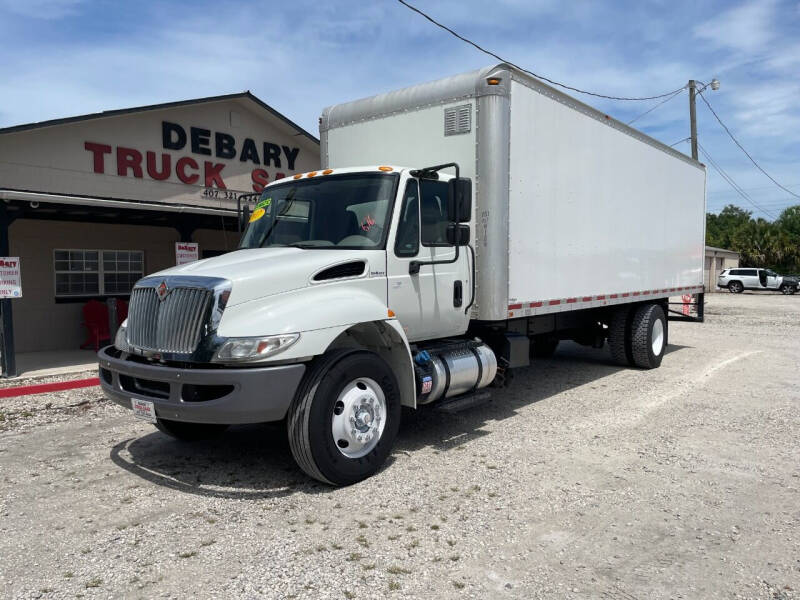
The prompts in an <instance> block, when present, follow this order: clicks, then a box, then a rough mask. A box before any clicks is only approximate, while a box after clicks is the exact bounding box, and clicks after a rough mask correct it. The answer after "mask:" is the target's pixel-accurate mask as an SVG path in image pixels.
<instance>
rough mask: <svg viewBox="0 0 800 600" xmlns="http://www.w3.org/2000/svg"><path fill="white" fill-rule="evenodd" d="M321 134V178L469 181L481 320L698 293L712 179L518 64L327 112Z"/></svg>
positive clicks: (474, 312) (694, 164)
mask: <svg viewBox="0 0 800 600" xmlns="http://www.w3.org/2000/svg"><path fill="white" fill-rule="evenodd" d="M490 81H491V82H492V83H494V84H492V83H490ZM495 82H496V83H495ZM320 135H321V145H322V162H323V168H326V167H352V166H357V165H364V164H380V163H384V164H393V165H406V166H412V167H423V166H426V165H433V164H441V163H447V162H457V163H458V164H459V166H460V168H461V175H462V176H464V177H470V178H472V180H473V186H474V187H473V218H472V226H473V238H474V246H475V251H476V270H477V273H476V275H477V276H476V288H477V289H476V301H475V303H474V306H473V309H472V317H473V318H474V319H477V320H482V321H492V320H502V319H507V318H515V317H523V316H531V315H538V314H546V313H552V312H561V311H566V310H575V309H583V308H588V307H595V306H605V305H609V304H616V303H624V302H635V301H640V300H642V299H644V298H645V297H650V298H653V297H665V296H675V295H681V294H687V293H699V292H702V289H703V260H704V237H705V231H704V227H705V181H706V173H705V167H704V166H703V165H702V164H701V163H699V162H697V161H695V160H693V159H691V158H689V157H687V156H686V155H684V154H682V153H680V152H678V151H676V150H674V149H673V148H670V147H669V146H666V145H665V144H663V143H661V142H659V141H657V140H655V139H653V138H651V137H649V136H647V135H645V134H643V133H642V132H640V131H637V130H635V129H633V128H631V127H629V126H627V125H625V124H623V123H621V122H619V121H617V120H615V119H613V118H611V117H609V116H608V115H606V114H604V113H602V112H600V111H598V110H596V109H594V108H591V107H590V106H587V105H586V104H583V103H581V102H579V101H577V100H575V99H574V98H572V97H570V96H568V95H566V94H564V93H562V92H560V91H558V90H556V89H554V88H552V87H550V86H547V85H545V84H543V83H541V82H540V81H538V80H536V79H534V78H532V77H530V76H528V75H526V74H524V73H522V72H521V71H519V70H517V69H514V68H512V67H510V66H508V65H505V64H499V65H495V66H493V67H489V68H485V69H481V70H478V71H473V72H470V73H465V74H462V75H457V76H454V77H448V78H446V79H441V80H438V81H434V82H430V83H425V84H421V85H417V86H413V87H410V88H406V89H403V90H398V91H395V92H390V93H387V94H382V95H379V96H374V97H372V98H366V99H363V100H357V101H355V102H349V103H345V104H339V105H335V106H332V107H329V108H327V109H325V111H324V112H323V116H322V119H321V121H320Z"/></svg>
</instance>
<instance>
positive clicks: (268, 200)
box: [256, 198, 272, 208]
mask: <svg viewBox="0 0 800 600" xmlns="http://www.w3.org/2000/svg"><path fill="white" fill-rule="evenodd" d="M270 204H272V198H264V199H263V200H262V201H261V202H259V203H258V204H256V208H266V207H267V206H269V205H270Z"/></svg>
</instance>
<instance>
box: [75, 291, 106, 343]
mask: <svg viewBox="0 0 800 600" xmlns="http://www.w3.org/2000/svg"><path fill="white" fill-rule="evenodd" d="M83 324H84V325H85V326H86V329H87V333H88V335H87V336H86V341H85V342H83V344H81V348H94V351H95V352H98V351H99V350H100V342H102V341H103V340H109V341H111V333H109V331H108V307H107V306H106V305H105V304H103V303H102V302H99V301H98V300H89V301H88V302H87V303H86V304H84V305H83Z"/></svg>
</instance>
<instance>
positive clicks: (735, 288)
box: [728, 281, 744, 294]
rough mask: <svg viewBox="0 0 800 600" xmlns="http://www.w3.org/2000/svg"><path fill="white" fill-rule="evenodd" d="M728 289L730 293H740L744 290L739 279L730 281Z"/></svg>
mask: <svg viewBox="0 0 800 600" xmlns="http://www.w3.org/2000/svg"><path fill="white" fill-rule="evenodd" d="M728 291H729V292H730V293H731V294H741V293H742V292H743V291H744V286H743V285H742V282H741V281H731V282H730V283H729V284H728Z"/></svg>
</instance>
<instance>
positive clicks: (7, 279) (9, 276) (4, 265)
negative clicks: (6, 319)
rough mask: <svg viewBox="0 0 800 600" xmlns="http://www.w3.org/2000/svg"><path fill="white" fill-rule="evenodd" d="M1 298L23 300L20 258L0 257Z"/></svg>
mask: <svg viewBox="0 0 800 600" xmlns="http://www.w3.org/2000/svg"><path fill="white" fill-rule="evenodd" d="M0 298H22V277H21V276H20V268H19V257H18V256H6V257H0Z"/></svg>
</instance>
